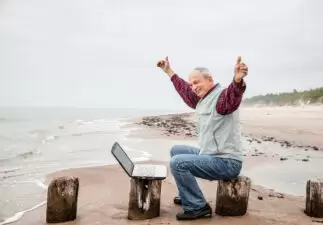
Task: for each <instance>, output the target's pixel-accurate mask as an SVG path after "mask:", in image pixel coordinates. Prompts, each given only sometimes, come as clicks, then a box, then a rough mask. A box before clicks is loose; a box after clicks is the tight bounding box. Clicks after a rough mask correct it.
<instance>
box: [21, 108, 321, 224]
mask: <svg viewBox="0 0 323 225" xmlns="http://www.w3.org/2000/svg"><path fill="white" fill-rule="evenodd" d="M122 121H123V122H126V123H125V124H124V125H123V126H122V129H128V128H133V129H130V130H131V131H130V132H128V134H127V135H126V138H127V139H133V140H135V139H143V140H145V142H147V141H148V140H152V142H154V141H156V140H158V141H163V142H168V141H195V140H196V134H195V133H194V116H193V113H180V114H176V113H175V114H168V115H159V116H158V115H157V116H148V117H136V118H133V119H126V120H122ZM142 122H143V123H142ZM166 124H168V125H166ZM163 128H166V129H163ZM167 129H168V130H167ZM183 133H184V135H183ZM245 137H246V138H249V141H248V142H250V144H255V145H257V144H258V145H264V144H265V143H276V144H277V145H283V146H281V147H282V148H286V149H288V148H293V147H296V148H304V146H297V144H294V143H291V142H289V141H287V142H286V141H284V142H281V141H280V140H275V138H274V139H272V138H271V137H266V138H267V140H266V139H265V140H263V139H259V138H258V137H252V136H251V137H248V136H245ZM259 142H260V143H259ZM142 144H144V143H142ZM294 145H295V146H294ZM313 146H314V145H313ZM313 146H311V147H312V148H311V147H308V150H306V151H305V150H304V151H305V152H306V153H310V152H315V153H318V154H320V153H321V151H320V150H322V149H320V148H318V147H317V146H315V147H317V148H318V149H317V150H315V149H314V148H313ZM247 154H248V155H246V164H248V166H247V168H257V166H259V165H261V164H262V163H263V162H266V161H268V158H269V157H265V155H266V154H264V153H263V152H261V151H255V149H253V150H252V151H250V152H248V153H247ZM268 156H269V155H268ZM275 159H276V161H275V162H277V161H278V162H285V160H286V159H284V160H280V159H279V156H278V157H276V158H275ZM289 161H291V160H289ZM310 161H311V160H310ZM143 162H144V163H145V162H149V161H143ZM153 162H156V161H153ZM159 162H160V163H162V164H165V165H167V167H168V168H169V166H168V163H167V162H168V160H162V161H159ZM301 162H303V161H301ZM304 163H307V161H304ZM89 174H92V176H89ZM109 174H119V175H120V177H121V178H122V181H120V180H118V179H117V180H118V181H117V182H115V183H113V182H112V183H113V184H112V186H111V187H109V185H111V184H110V182H109ZM64 175H67V176H70V175H73V176H74V175H77V176H80V177H83V179H82V184H81V188H82V189H83V191H82V193H83V194H82V195H80V200H81V201H80V213H79V214H80V218H79V219H78V221H76V224H88V223H89V222H90V223H95V221H97V224H101V222H103V224H128V221H127V220H126V219H124V217H125V215H126V211H127V208H126V207H127V197H128V196H127V194H128V189H127V187H128V181H127V180H128V179H127V177H125V176H124V173H123V171H122V170H121V168H120V167H119V165H118V164H116V163H114V164H111V165H105V166H92V167H85V168H73V169H67V170H60V171H57V172H55V173H52V174H49V175H48V176H47V177H46V183H48V182H49V181H50V180H51V179H53V178H54V177H55V176H64ZM113 176H115V175H113ZM170 176H171V175H170V174H169V172H168V178H167V180H166V181H165V182H163V188H164V186H167V187H165V188H166V189H170V190H172V192H171V194H169V193H168V194H167V193H165V192H163V194H162V195H163V197H162V200H161V201H162V206H161V210H162V211H161V212H162V213H161V214H162V215H161V217H159V218H155V219H153V220H152V221H155V222H157V223H158V222H160V223H164V222H165V223H166V224H167V223H168V224H178V222H177V221H176V220H175V214H174V212H173V211H176V212H177V211H180V210H181V209H180V208H178V207H176V206H174V205H172V199H171V198H172V197H173V195H175V194H176V186H175V184H174V183H173V182H172V181H171V178H170ZM121 178H120V179H121ZM100 179H103V180H104V182H103V181H102V180H100ZM102 182H103V183H102ZM201 184H202V186H201V188H202V189H203V192H204V191H205V192H206V195H208V196H211V197H210V199H213V200H211V201H213V203H212V204H214V197H215V196H214V193H215V191H214V185H211V184H210V183H208V182H205V181H203V180H201ZM115 185H117V186H120V185H123V186H125V187H124V188H123V191H124V196H123V198H122V199H123V200H122V202H120V199H119V200H118V198H114V199H115V200H114V201H113V202H114V203H111V202H110V200H109V199H105V200H106V201H107V202H109V203H103V202H101V203H100V204H101V206H102V205H103V206H104V207H105V210H108V211H109V212H105V214H109V215H111V218H103V217H101V216H100V215H96V214H95V213H94V214H93V211H91V209H90V208H95V209H96V210H98V211H100V212H102V210H99V208H100V204H99V203H98V202H100V201H97V202H92V203H89V202H88V203H86V204H85V205H84V204H83V203H84V201H85V202H86V201H91V200H90V199H91V197H90V196H88V194H87V193H91V192H93V190H94V189H95V190H99V192H100V193H101V196H102V195H103V196H105V195H109V196H111V194H107V193H105V192H104V191H103V190H101V189H104V188H107V189H109V188H115V187H114V186H115ZM90 187H91V188H90ZM89 188H90V189H89ZM88 189H89V190H90V191H89V190H88ZM106 191H107V192H109V190H106ZM210 192H211V194H210ZM250 194H251V196H250V200H249V201H250V207H249V209H248V212H247V215H246V216H244V217H241V218H240V219H235V218H229V219H228V220H225V219H221V217H218V216H216V215H214V218H213V219H212V220H210V221H213V220H214V221H213V223H214V222H215V221H216V220H218V222H219V223H218V224H232V222H233V223H235V222H236V223H239V224H277V223H280V222H283V223H284V224H312V223H313V221H312V218H309V217H307V216H306V215H305V214H304V213H303V212H302V210H303V209H304V207H305V202H304V201H305V197H304V195H302V196H299V195H293V194H286V193H283V192H277V191H275V190H274V189H271V188H266V187H264V186H262V185H259V184H257V183H254V182H253V184H252V189H251V193H250ZM98 195H99V196H97V198H99V197H100V194H98ZM118 196H119V197H120V194H118ZM259 196H261V197H262V198H263V200H259ZM163 200H165V201H163ZM82 202H83V203H82ZM110 203H111V204H112V205H111V204H110ZM115 204H117V205H118V204H119V208H118V207H117V208H115V207H114V206H113V205H115ZM120 204H122V206H120ZM259 204H260V205H261V206H259ZM86 205H91V207H90V208H88V206H86ZM281 206H285V207H289V209H288V210H284V208H281ZM169 208H170V209H169ZM212 208H213V209H214V207H212ZM259 209H260V210H259ZM44 210H45V208H44V206H42V207H39V208H37V209H35V210H33V211H31V212H28V213H26V214H25V215H24V216H23V217H22V218H21V219H20V220H18V221H17V222H16V223H15V224H43V223H41V221H40V220H38V221H35V220H34V218H33V217H34V216H35V215H36V216H37V215H38V216H41V218H42V221H44V216H45V211H44ZM120 210H121V212H119V214H118V215H117V216H116V215H115V214H113V213H115V212H116V211H120ZM266 210H267V211H268V210H269V212H266ZM274 212H276V213H278V212H279V213H280V214H283V215H285V216H282V217H281V216H280V217H279V218H276V216H275V215H273V214H274ZM290 216H294V219H293V218H289V217H290ZM116 221H117V222H116ZM149 221H150V220H149ZM107 222H108V223H107ZM67 224H75V221H74V222H70V223H67ZM133 224H149V223H148V221H141V223H140V222H139V223H138V222H135V221H134V222H133ZM194 224H208V223H203V221H201V222H200V221H197V222H196V223H194ZM210 224H212V222H211V223H210Z"/></svg>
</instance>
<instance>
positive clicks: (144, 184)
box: [128, 178, 162, 220]
mask: <svg viewBox="0 0 323 225" xmlns="http://www.w3.org/2000/svg"><path fill="white" fill-rule="evenodd" d="M130 183H131V186H130V194H129V206H128V219H131V220H142V219H151V218H154V217H157V216H159V213H160V193H161V184H162V181H161V180H146V179H136V178H132V179H131V180H130Z"/></svg>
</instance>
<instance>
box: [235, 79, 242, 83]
mask: <svg viewBox="0 0 323 225" xmlns="http://www.w3.org/2000/svg"><path fill="white" fill-rule="evenodd" d="M234 81H235V82H236V83H237V84H240V83H241V81H242V78H237V77H234Z"/></svg>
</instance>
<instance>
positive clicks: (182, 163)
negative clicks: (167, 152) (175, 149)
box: [170, 155, 189, 171]
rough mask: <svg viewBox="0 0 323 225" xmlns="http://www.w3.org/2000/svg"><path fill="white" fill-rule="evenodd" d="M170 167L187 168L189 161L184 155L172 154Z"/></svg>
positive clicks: (174, 168) (173, 168) (172, 168)
mask: <svg viewBox="0 0 323 225" xmlns="http://www.w3.org/2000/svg"><path fill="white" fill-rule="evenodd" d="M170 168H171V170H172V171H174V170H189V163H188V161H187V159H186V157H185V156H184V155H174V156H173V157H172V158H171V159H170Z"/></svg>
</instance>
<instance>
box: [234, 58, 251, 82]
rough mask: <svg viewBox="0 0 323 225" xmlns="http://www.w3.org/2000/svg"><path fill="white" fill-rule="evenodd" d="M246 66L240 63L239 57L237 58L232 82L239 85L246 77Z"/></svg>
mask: <svg viewBox="0 0 323 225" xmlns="http://www.w3.org/2000/svg"><path fill="white" fill-rule="evenodd" d="M247 74H248V66H247V65H246V64H244V63H242V62H241V56H238V59H237V63H236V66H235V68H234V80H235V81H236V82H237V83H240V82H241V80H242V79H243V78H244V77H245V76H247Z"/></svg>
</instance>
